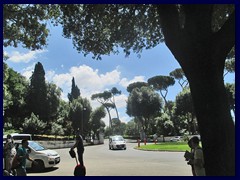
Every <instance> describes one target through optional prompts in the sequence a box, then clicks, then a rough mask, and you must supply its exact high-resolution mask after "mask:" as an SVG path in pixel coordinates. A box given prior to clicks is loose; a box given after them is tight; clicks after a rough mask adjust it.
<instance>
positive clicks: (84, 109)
mask: <svg viewBox="0 0 240 180" xmlns="http://www.w3.org/2000/svg"><path fill="white" fill-rule="evenodd" d="M86 110H87V108H85V107H84V108H83V110H82V121H81V128H82V129H81V134H82V136H83V114H84V111H86Z"/></svg>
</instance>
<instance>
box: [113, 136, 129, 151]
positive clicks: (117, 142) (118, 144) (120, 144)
mask: <svg viewBox="0 0 240 180" xmlns="http://www.w3.org/2000/svg"><path fill="white" fill-rule="evenodd" d="M109 149H124V150H126V149H127V147H126V141H125V139H124V138H123V137H122V136H119V135H116V136H110V137H109Z"/></svg>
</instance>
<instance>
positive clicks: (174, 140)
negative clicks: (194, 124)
mask: <svg viewBox="0 0 240 180" xmlns="http://www.w3.org/2000/svg"><path fill="white" fill-rule="evenodd" d="M181 140H182V138H181V136H175V137H172V138H171V139H170V141H171V142H178V141H181Z"/></svg>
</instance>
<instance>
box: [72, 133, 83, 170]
mask: <svg viewBox="0 0 240 180" xmlns="http://www.w3.org/2000/svg"><path fill="white" fill-rule="evenodd" d="M74 148H77V154H78V161H79V163H80V164H81V165H82V166H84V163H83V153H84V145H83V138H82V136H81V134H80V130H79V129H78V130H77V133H76V142H75V144H74V145H73V147H71V150H74Z"/></svg>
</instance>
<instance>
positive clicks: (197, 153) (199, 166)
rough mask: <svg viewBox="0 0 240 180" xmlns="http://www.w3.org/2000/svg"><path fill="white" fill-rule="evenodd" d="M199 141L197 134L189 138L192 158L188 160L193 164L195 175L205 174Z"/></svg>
mask: <svg viewBox="0 0 240 180" xmlns="http://www.w3.org/2000/svg"><path fill="white" fill-rule="evenodd" d="M199 141H200V140H199V138H198V137H197V136H194V137H192V138H191V146H192V148H194V158H193V160H190V164H192V165H193V167H194V172H195V174H196V176H206V172H205V168H204V157H203V151H202V148H201V147H200V146H199Z"/></svg>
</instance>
